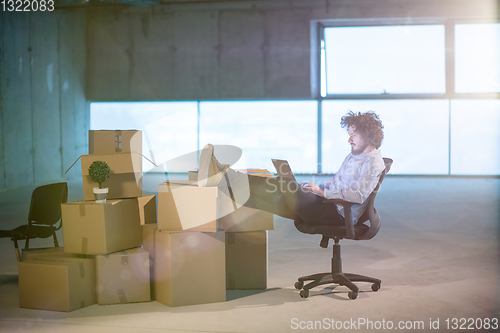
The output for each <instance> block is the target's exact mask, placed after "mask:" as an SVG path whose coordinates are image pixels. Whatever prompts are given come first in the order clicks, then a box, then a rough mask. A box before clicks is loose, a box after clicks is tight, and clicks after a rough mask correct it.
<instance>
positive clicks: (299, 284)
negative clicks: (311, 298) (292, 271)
mask: <svg viewBox="0 0 500 333" xmlns="http://www.w3.org/2000/svg"><path fill="white" fill-rule="evenodd" d="M294 286H295V289H298V290H300V289H302V287H303V286H304V282H300V281H298V282H295V285H294Z"/></svg>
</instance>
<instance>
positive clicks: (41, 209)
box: [0, 182, 68, 261]
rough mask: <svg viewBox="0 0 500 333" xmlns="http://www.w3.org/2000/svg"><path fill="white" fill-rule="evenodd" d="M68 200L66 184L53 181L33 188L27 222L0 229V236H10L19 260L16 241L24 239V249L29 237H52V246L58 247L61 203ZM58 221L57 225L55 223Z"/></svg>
mask: <svg viewBox="0 0 500 333" xmlns="http://www.w3.org/2000/svg"><path fill="white" fill-rule="evenodd" d="M67 201H68V184H67V183H65V182H63V183H55V184H49V185H43V186H39V187H37V188H35V189H34V190H33V193H32V194H31V204H30V211H29V215H28V224H25V225H21V226H19V227H17V228H14V229H12V230H0V237H10V238H11V239H12V241H13V242H14V247H15V251H16V257H17V260H18V261H21V254H20V253H19V247H18V244H17V242H18V241H19V240H25V241H26V244H25V246H24V248H25V250H28V249H29V242H30V239H33V238H48V237H51V236H52V237H54V246H55V247H59V243H58V241H57V237H56V231H57V230H59V229H60V228H61V227H62V221H61V204H62V203H66V202H67ZM58 222H59V225H57V226H56V224H57V223H58Z"/></svg>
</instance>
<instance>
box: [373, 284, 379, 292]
mask: <svg viewBox="0 0 500 333" xmlns="http://www.w3.org/2000/svg"><path fill="white" fill-rule="evenodd" d="M379 289H380V283H374V284H372V290H373V291H378V290H379Z"/></svg>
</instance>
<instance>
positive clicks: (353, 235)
mask: <svg viewBox="0 0 500 333" xmlns="http://www.w3.org/2000/svg"><path fill="white" fill-rule="evenodd" d="M384 163H385V169H384V171H383V172H382V175H381V176H380V179H379V181H378V184H377V186H376V187H375V189H374V190H373V192H372V193H371V194H370V196H369V197H368V199H367V200H368V203H367V206H366V209H365V212H364V213H363V215H361V217H360V218H359V220H358V222H357V223H356V224H354V223H353V221H352V215H351V206H352V205H354V204H355V203H352V202H347V201H344V200H340V199H327V200H325V202H327V203H331V204H342V205H343V206H344V215H345V226H329V225H315V226H311V225H309V224H307V223H305V222H304V221H302V220H296V221H295V227H296V228H297V229H298V230H299V231H300V232H303V233H306V234H320V235H323V238H322V240H321V243H320V246H321V247H323V248H327V247H328V242H329V240H330V238H331V239H333V240H334V242H335V244H334V245H333V257H332V270H331V272H328V273H319V274H313V275H308V276H303V277H300V278H299V280H298V282H295V288H296V289H299V290H300V296H301V297H303V298H307V297H308V296H309V289H311V288H314V287H316V286H319V285H323V284H338V285H341V286H346V287H348V288H349V289H350V290H351V291H350V292H349V294H348V296H349V298H350V299H356V297H358V290H359V289H358V287H357V286H356V285H355V284H354V283H353V282H358V281H359V282H371V283H372V290H373V291H377V290H379V289H380V284H381V281H380V280H379V279H376V278H372V277H368V276H364V275H358V274H351V273H343V272H342V259H341V257H340V245H339V241H340V240H341V239H343V238H345V239H353V240H368V239H371V238H373V236H375V235H376V234H377V232H378V231H379V229H380V217H379V216H378V213H377V210H376V209H375V207H374V206H373V203H374V201H375V196H376V195H377V192H378V190H379V188H380V184H381V183H382V181H383V180H384V177H385V175H386V174H387V172H389V169H390V168H391V165H392V159H390V158H384ZM365 222H369V226H368V225H366V224H365ZM304 281H312V282H309V283H308V284H306V285H304Z"/></svg>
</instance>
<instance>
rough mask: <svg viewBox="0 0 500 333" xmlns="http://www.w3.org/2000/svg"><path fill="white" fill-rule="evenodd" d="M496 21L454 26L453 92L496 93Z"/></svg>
mask: <svg viewBox="0 0 500 333" xmlns="http://www.w3.org/2000/svg"><path fill="white" fill-rule="evenodd" d="M499 59H500V24H499V23H490V24H457V25H455V91H456V92H457V93H498V92H500V64H499Z"/></svg>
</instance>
